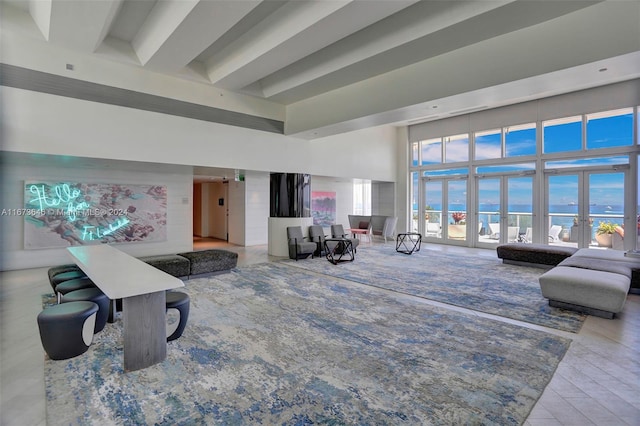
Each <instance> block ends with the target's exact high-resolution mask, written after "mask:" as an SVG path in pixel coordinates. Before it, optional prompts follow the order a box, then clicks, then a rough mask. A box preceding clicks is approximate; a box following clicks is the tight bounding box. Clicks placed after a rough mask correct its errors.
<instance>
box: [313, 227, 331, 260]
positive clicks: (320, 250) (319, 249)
mask: <svg viewBox="0 0 640 426" xmlns="http://www.w3.org/2000/svg"><path fill="white" fill-rule="evenodd" d="M326 237H327V236H326V235H325V234H324V229H323V228H322V226H320V225H311V226H310V227H309V239H311V241H313V242H314V243H316V251H315V252H314V253H313V254H314V255H315V256H323V255H324V240H325V239H326Z"/></svg>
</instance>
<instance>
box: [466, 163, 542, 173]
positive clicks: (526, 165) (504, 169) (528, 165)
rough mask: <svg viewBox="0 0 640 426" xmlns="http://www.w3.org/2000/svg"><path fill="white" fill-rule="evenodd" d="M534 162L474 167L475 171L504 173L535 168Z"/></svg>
mask: <svg viewBox="0 0 640 426" xmlns="http://www.w3.org/2000/svg"><path fill="white" fill-rule="evenodd" d="M535 169H536V163H519V164H505V165H504V166H479V167H477V168H476V173H479V174H486V173H505V172H507V173H508V172H526V171H529V170H535Z"/></svg>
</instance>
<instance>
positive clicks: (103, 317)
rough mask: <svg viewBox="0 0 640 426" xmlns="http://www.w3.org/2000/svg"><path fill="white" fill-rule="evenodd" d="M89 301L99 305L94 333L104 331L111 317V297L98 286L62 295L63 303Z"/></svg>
mask: <svg viewBox="0 0 640 426" xmlns="http://www.w3.org/2000/svg"><path fill="white" fill-rule="evenodd" d="M63 284H64V283H63ZM81 301H88V302H93V303H95V304H96V305H98V315H96V326H95V329H94V333H97V332H99V331H102V329H103V328H104V326H105V325H106V324H107V318H108V317H109V298H108V297H107V295H106V294H104V293H103V292H102V291H100V289H99V288H97V287H92V288H83V289H80V290H75V291H70V292H69V293H67V294H65V295H63V296H62V300H61V303H69V302H81Z"/></svg>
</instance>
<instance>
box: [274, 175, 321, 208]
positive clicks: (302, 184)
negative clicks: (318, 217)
mask: <svg viewBox="0 0 640 426" xmlns="http://www.w3.org/2000/svg"><path fill="white" fill-rule="evenodd" d="M269 201H270V202H269V207H270V216H271V217H311V176H309V175H305V174H302V173H271V182H270V196H269Z"/></svg>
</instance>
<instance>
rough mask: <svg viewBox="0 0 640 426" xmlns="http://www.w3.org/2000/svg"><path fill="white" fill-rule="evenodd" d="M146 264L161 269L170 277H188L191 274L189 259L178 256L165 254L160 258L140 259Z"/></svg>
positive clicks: (145, 257)
mask: <svg viewBox="0 0 640 426" xmlns="http://www.w3.org/2000/svg"><path fill="white" fill-rule="evenodd" d="M139 259H140V260H142V261H143V262H145V263H148V264H149V265H151V266H153V267H154V268H157V269H160V270H161V271H164V272H166V273H167V274H169V275H173V276H174V277H176V278H180V277H188V276H189V274H190V272H191V263H190V262H189V259H186V258H184V257H183V256H178V255H177V254H165V255H159V256H144V257H140V258H139Z"/></svg>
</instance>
